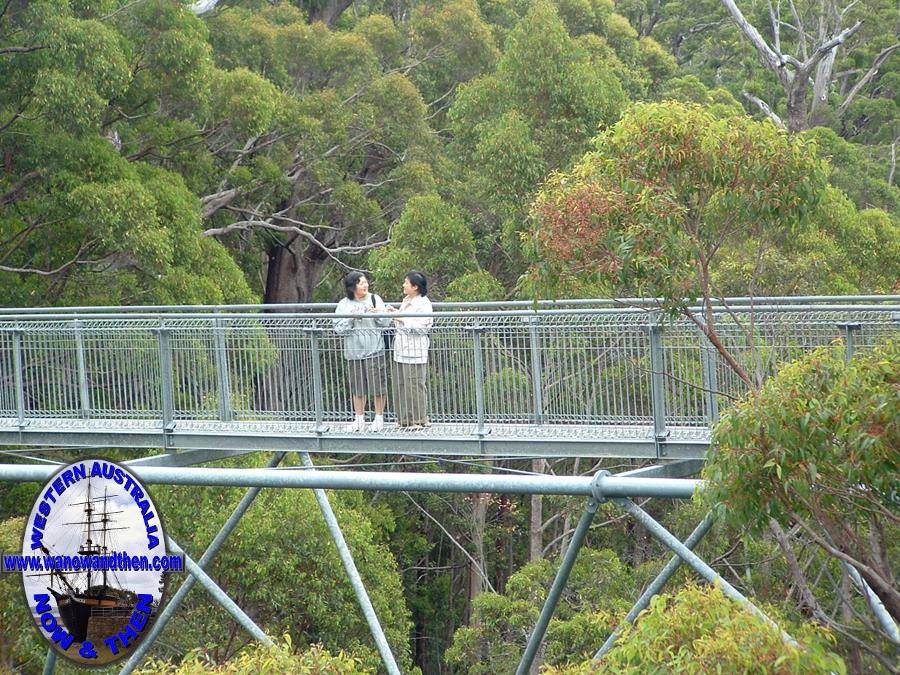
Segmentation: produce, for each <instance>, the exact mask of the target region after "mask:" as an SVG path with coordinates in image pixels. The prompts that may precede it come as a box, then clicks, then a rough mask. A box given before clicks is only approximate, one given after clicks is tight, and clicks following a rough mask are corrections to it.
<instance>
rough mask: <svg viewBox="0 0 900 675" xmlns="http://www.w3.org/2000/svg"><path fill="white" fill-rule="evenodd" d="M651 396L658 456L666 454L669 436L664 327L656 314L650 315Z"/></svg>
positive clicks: (654, 436)
mask: <svg viewBox="0 0 900 675" xmlns="http://www.w3.org/2000/svg"><path fill="white" fill-rule="evenodd" d="M649 330H650V396H651V401H652V404H653V438H654V440H655V441H656V455H657V457H663V456H665V454H666V449H665V442H666V437H667V436H668V435H669V432H668V430H667V429H666V379H665V373H664V372H663V369H664V368H665V358H664V354H663V344H662V325H661V324H660V323H659V322H658V319H657V316H656V314H655V313H651V314H650V328H649Z"/></svg>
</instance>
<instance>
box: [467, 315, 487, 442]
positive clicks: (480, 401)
mask: <svg viewBox="0 0 900 675" xmlns="http://www.w3.org/2000/svg"><path fill="white" fill-rule="evenodd" d="M469 330H470V331H472V350H473V354H474V357H475V433H476V434H478V435H479V436H484V435H485V434H486V433H487V431H485V428H484V358H483V356H482V353H481V335H482V333H484V326H472V327H471V328H469Z"/></svg>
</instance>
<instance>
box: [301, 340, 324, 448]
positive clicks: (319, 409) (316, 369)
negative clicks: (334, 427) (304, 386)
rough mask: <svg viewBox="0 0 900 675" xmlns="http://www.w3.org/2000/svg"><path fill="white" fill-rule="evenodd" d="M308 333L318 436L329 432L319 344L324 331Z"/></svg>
mask: <svg viewBox="0 0 900 675" xmlns="http://www.w3.org/2000/svg"><path fill="white" fill-rule="evenodd" d="M306 332H307V333H308V334H309V343H310V359H311V361H312V382H313V405H314V406H315V409H316V427H315V431H316V433H317V434H321V433H324V432H326V431H328V427H326V426H325V424H324V418H325V400H324V396H323V394H322V353H321V345H320V343H319V341H320V339H321V336H322V329H321V328H308V329H307V330H306Z"/></svg>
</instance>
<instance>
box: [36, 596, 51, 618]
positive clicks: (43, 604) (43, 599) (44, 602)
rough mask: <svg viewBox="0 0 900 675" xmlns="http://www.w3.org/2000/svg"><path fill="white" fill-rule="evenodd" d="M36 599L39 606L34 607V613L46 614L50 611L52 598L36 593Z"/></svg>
mask: <svg viewBox="0 0 900 675" xmlns="http://www.w3.org/2000/svg"><path fill="white" fill-rule="evenodd" d="M34 599H35V600H37V604H36V605H35V606H34V611H35V612H37V613H38V614H46V613H47V612H49V611H50V596H49V595H47V594H46V593H35V594H34Z"/></svg>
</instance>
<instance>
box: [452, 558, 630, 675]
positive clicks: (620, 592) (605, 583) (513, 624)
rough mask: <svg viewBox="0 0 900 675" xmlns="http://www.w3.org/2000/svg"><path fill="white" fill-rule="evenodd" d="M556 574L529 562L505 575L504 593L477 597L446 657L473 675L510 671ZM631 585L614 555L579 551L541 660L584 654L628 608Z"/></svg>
mask: <svg viewBox="0 0 900 675" xmlns="http://www.w3.org/2000/svg"><path fill="white" fill-rule="evenodd" d="M555 573H556V569H555V567H554V565H553V564H551V563H550V561H548V560H540V561H537V562H533V563H529V564H528V565H525V566H524V567H522V568H521V569H520V570H518V571H517V572H516V573H515V574H513V575H512V576H511V577H510V578H509V580H508V581H507V586H506V593H505V594H503V595H498V594H496V593H483V594H481V595H479V596H478V597H477V598H476V599H475V601H474V602H473V605H472V611H473V615H472V620H471V621H470V623H469V625H468V626H464V627H462V628H460V629H459V630H457V631H456V634H455V635H454V638H453V645H452V646H451V648H450V649H448V650H447V653H446V659H447V661H448V662H449V663H450V664H452V665H454V666H456V667H458V668H460V669H461V670H462V671H463V672H466V673H471V674H472V675H475V674H477V673H485V674H487V673H496V672H513V671H515V669H516V665H517V664H518V661H519V659H520V658H521V656H522V652H523V650H524V649H525V644H526V641H527V639H528V635H529V633H530V631H531V628H532V627H533V626H534V622H535V621H536V620H537V617H538V614H539V613H540V609H541V606H542V605H543V603H544V599H545V598H546V595H547V591H548V589H549V588H550V584H551V583H552V581H553V577H554V575H555ZM633 585H634V578H633V576H632V572H631V570H630V569H629V568H628V567H626V566H625V565H624V564H623V563H622V562H621V561H620V560H619V559H618V558H617V557H616V555H615V553H613V552H612V551H610V550H601V551H597V550H592V549H582V550H581V551H580V552H579V554H578V558H577V560H576V562H575V565H574V567H573V568H572V573H571V576H570V577H569V582H568V584H567V585H566V588H565V590H564V591H563V594H562V597H561V598H560V602H559V606H558V608H557V610H556V613H555V615H554V618H553V619H552V620H551V622H550V625H549V626H548V629H547V637H546V647H545V649H546V662H547V663H551V664H566V663H571V662H577V661H580V660H583V659H585V658H589V657H590V656H591V655H592V654H593V653H594V651H596V649H597V646H598V645H600V644H602V643H603V640H604V639H605V638H606V635H608V634H609V632H610V631H611V630H612V629H613V628H615V626H616V621H617V620H618V619H619V618H620V617H621V616H622V615H624V613H625V611H627V608H628V606H629V605H630V600H631V597H632V595H633V592H634V589H633Z"/></svg>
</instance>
